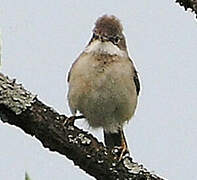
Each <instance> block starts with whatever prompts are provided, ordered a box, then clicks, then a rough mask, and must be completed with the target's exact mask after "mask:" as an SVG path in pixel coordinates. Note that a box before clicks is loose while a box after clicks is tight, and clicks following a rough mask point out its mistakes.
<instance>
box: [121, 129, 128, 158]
mask: <svg viewBox="0 0 197 180" xmlns="http://www.w3.org/2000/svg"><path fill="white" fill-rule="evenodd" d="M120 135H121V146H120V150H121V154H120V156H119V161H120V160H121V159H122V158H123V157H124V156H125V155H126V154H129V149H128V146H127V141H126V138H125V135H124V132H123V130H120Z"/></svg>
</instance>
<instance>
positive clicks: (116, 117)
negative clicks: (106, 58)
mask: <svg viewBox="0 0 197 180" xmlns="http://www.w3.org/2000/svg"><path fill="white" fill-rule="evenodd" d="M125 70H127V69H125ZM88 72H89V73H90V75H87V74H88V73H87V71H86V72H85V73H84V74H83V73H82V72H81V74H80V76H78V78H73V79H71V81H70V87H69V93H68V99H69V105H70V107H71V110H73V111H76V110H79V111H80V112H81V113H82V114H83V115H84V116H85V117H86V119H87V121H88V123H89V125H90V126H92V127H93V128H98V127H103V128H105V129H107V130H109V131H116V130H117V129H118V127H121V126H122V125H123V123H124V122H125V121H128V120H129V119H130V118H131V116H132V115H133V114H134V111H135V108H136V104H137V94H136V91H135V87H134V86H135V85H134V82H133V80H132V78H131V77H132V76H131V75H129V74H128V73H129V72H128V71H124V70H123V71H122V72H121V73H119V71H118V69H116V68H114V69H113V68H110V71H109V70H108V69H104V71H103V72H99V71H98V72H95V71H94V72H93V71H91V67H89V69H88Z"/></svg>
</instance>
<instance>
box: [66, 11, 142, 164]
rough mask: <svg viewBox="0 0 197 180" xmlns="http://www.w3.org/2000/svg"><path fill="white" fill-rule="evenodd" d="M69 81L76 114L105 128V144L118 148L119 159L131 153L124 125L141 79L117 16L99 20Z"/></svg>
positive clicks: (71, 105) (72, 106)
mask: <svg viewBox="0 0 197 180" xmlns="http://www.w3.org/2000/svg"><path fill="white" fill-rule="evenodd" d="M68 85H69V90H68V95H67V98H68V104H69V107H70V110H71V112H72V114H73V117H74V118H75V117H76V113H77V112H80V113H81V114H82V117H85V119H86V120H87V122H88V124H89V125H90V127H92V128H94V129H97V128H102V129H103V133H104V142H105V145H106V147H107V148H109V149H110V150H113V149H114V148H117V149H118V152H119V153H118V157H119V160H121V159H122V158H123V157H124V156H125V155H126V154H129V149H128V145H127V142H126V138H125V135H124V131H123V127H124V125H125V124H126V123H127V122H128V121H129V120H130V119H131V117H132V116H133V115H134V113H135V110H136V106H137V103H138V96H139V92H140V81H139V77H138V72H137V70H136V68H135V65H134V63H133V61H132V60H131V58H130V57H129V54H128V50H127V45H126V39H125V36H124V33H123V26H122V24H121V22H120V20H119V19H118V18H117V17H116V16H114V15H106V14H105V15H103V16H101V17H99V18H98V19H97V20H96V23H95V26H94V28H93V31H92V37H91V39H90V41H89V43H88V44H87V46H86V47H85V49H84V51H83V52H82V53H81V54H80V55H79V57H78V58H77V59H76V60H75V61H74V63H73V64H72V66H71V69H70V71H69V73H68ZM76 119H77V117H76Z"/></svg>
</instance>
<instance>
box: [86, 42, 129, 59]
mask: <svg viewBox="0 0 197 180" xmlns="http://www.w3.org/2000/svg"><path fill="white" fill-rule="evenodd" d="M85 52H86V53H90V52H94V53H98V54H110V55H117V56H122V57H126V56H127V53H126V52H125V51H123V50H121V49H120V48H119V47H117V46H116V45H114V44H113V43H112V42H110V41H107V42H101V41H99V40H95V41H93V42H92V43H91V44H90V45H89V46H87V47H86V49H85Z"/></svg>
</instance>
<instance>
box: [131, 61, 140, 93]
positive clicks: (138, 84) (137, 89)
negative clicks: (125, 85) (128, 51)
mask: <svg viewBox="0 0 197 180" xmlns="http://www.w3.org/2000/svg"><path fill="white" fill-rule="evenodd" d="M129 60H130V62H131V65H132V66H131V68H133V73H134V75H133V81H134V83H135V88H136V92H137V95H139V93H140V81H139V78H138V72H137V70H136V69H135V66H134V64H133V61H132V60H131V59H130V58H129Z"/></svg>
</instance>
